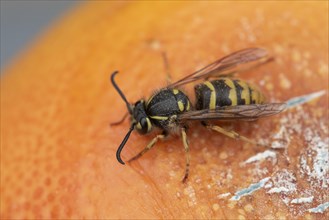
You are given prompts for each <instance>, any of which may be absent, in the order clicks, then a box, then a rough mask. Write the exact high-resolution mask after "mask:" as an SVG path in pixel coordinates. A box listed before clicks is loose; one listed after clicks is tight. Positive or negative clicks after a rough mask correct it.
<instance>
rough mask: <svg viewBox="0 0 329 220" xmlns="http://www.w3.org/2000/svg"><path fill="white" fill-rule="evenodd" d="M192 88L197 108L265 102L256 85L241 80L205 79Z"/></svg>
mask: <svg viewBox="0 0 329 220" xmlns="http://www.w3.org/2000/svg"><path fill="white" fill-rule="evenodd" d="M194 89H195V95H196V106H195V107H196V109H197V110H201V109H215V108H216V107H222V106H235V105H249V104H262V103H264V102H265V98H264V95H263V94H262V93H261V92H260V91H259V90H258V89H257V88H256V87H254V86H251V85H250V84H248V83H246V82H244V81H241V80H235V79H230V78H222V79H219V80H213V81H205V82H203V83H201V84H198V85H196V86H195V87H194Z"/></svg>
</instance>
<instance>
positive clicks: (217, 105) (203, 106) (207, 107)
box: [111, 48, 286, 182]
mask: <svg viewBox="0 0 329 220" xmlns="http://www.w3.org/2000/svg"><path fill="white" fill-rule="evenodd" d="M270 60H271V58H268V53H267V51H266V50H265V49H262V48H247V49H243V50H239V51H237V52H234V53H232V54H230V55H228V56H225V57H223V58H221V59H219V60H216V61H215V62H213V63H211V64H209V65H207V66H205V67H204V68H202V69H200V70H198V71H196V72H194V73H192V74H190V75H188V76H186V77H184V78H182V79H180V80H178V81H176V82H174V83H172V84H170V85H168V86H167V87H165V88H162V89H160V90H159V91H157V92H156V93H155V94H154V95H153V96H151V97H150V98H149V99H148V100H144V99H141V100H139V101H137V102H136V103H135V104H131V103H129V102H128V101H127V99H126V97H125V95H124V94H123V92H122V91H121V90H120V88H119V87H118V85H117V84H116V82H115V80H114V79H115V76H116V75H117V73H118V71H115V72H114V73H113V74H112V75H111V82H112V84H113V86H114V88H115V89H116V90H117V92H118V93H119V95H120V96H121V98H122V99H123V101H124V102H125V103H126V105H127V109H128V113H129V115H130V119H131V126H130V129H129V131H128V133H127V134H126V136H125V137H124V139H123V141H122V143H121V144H120V146H119V147H118V150H117V153H116V157H117V160H118V161H119V162H120V163H121V164H125V163H124V162H123V161H122V159H121V156H120V155H121V151H122V149H123V147H124V146H125V144H126V143H127V141H128V139H129V136H130V134H131V133H132V131H133V130H137V131H138V132H139V133H140V134H147V133H150V132H151V131H152V129H153V127H158V128H160V130H162V133H161V134H158V135H156V136H155V137H154V138H153V139H152V140H151V141H150V143H149V144H148V145H147V146H146V147H145V148H144V149H143V150H142V151H141V152H139V153H138V154H137V155H136V156H134V157H133V158H131V159H130V160H128V162H131V161H133V160H136V159H138V158H139V157H141V156H142V155H143V154H144V153H146V152H147V151H149V150H150V149H151V148H152V147H153V146H154V145H155V144H156V143H157V142H158V141H159V140H160V139H164V138H165V137H166V136H167V135H169V134H171V133H173V132H177V131H179V132H180V134H181V137H182V140H183V145H184V148H185V154H186V166H185V174H184V177H183V180H182V181H183V182H185V181H186V180H187V178H188V175H189V167H190V155H189V144H188V140H187V134H186V130H187V128H188V125H187V123H188V122H189V121H192V120H199V121H201V122H202V124H203V125H204V126H206V127H207V128H209V129H211V130H214V131H217V132H219V133H222V134H224V135H226V136H229V137H231V138H235V139H240V140H243V141H246V142H249V143H253V144H257V143H256V142H254V141H253V140H250V139H249V138H247V137H244V136H241V135H239V134H238V133H236V132H234V131H228V130H226V129H224V128H222V127H220V126H217V125H213V124H211V121H213V120H256V119H258V118H262V117H266V116H271V115H274V114H278V113H280V112H281V111H283V110H284V109H285V106H286V104H285V103H266V100H265V96H264V95H263V93H261V92H260V90H259V89H257V88H256V87H255V86H253V85H251V84H249V83H247V82H244V81H242V80H238V79H233V78H232V76H234V75H235V74H237V73H240V72H243V71H246V70H248V69H250V67H249V68H244V69H243V68H242V66H243V65H242V64H252V63H253V66H252V68H253V67H255V66H259V65H262V64H264V63H266V62H268V61H270ZM255 63H256V64H255ZM209 78H214V79H213V80H211V81H210V80H209ZM197 80H204V82H201V83H199V84H197V85H196V86H195V87H194V90H195V97H196V103H195V105H192V104H191V102H190V100H189V98H188V96H187V95H186V94H184V92H182V91H181V90H180V89H179V88H180V87H181V86H183V85H185V84H187V83H191V82H195V81H197ZM127 115H128V114H126V115H125V117H124V118H123V119H122V120H121V121H119V122H117V123H114V124H119V123H121V122H122V121H123V120H124V119H125V118H126V116H127Z"/></svg>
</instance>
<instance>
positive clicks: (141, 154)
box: [128, 133, 167, 163]
mask: <svg viewBox="0 0 329 220" xmlns="http://www.w3.org/2000/svg"><path fill="white" fill-rule="evenodd" d="M166 136H167V133H162V134H159V135H157V136H156V137H155V138H153V139H152V141H151V142H150V143H149V144H148V145H147V146H146V147H145V148H144V149H143V150H142V151H141V152H139V153H138V154H137V155H136V156H134V157H133V158H131V159H129V160H128V163H130V162H131V161H133V160H136V159H138V158H140V157H141V156H143V154H145V153H146V152H147V151H149V150H150V149H151V148H152V147H153V146H154V145H155V144H156V143H157V142H158V140H159V139H164V138H165V137H166Z"/></svg>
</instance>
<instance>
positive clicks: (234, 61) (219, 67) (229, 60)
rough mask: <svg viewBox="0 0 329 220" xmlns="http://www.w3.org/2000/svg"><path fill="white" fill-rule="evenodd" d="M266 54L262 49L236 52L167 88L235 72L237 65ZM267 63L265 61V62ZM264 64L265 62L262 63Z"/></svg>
mask: <svg viewBox="0 0 329 220" xmlns="http://www.w3.org/2000/svg"><path fill="white" fill-rule="evenodd" d="M267 55H268V53H267V51H266V50H265V49H262V48H247V49H243V50H239V51H236V52H234V53H232V54H230V55H228V56H225V57H223V58H221V59H219V60H216V61H215V62H213V63H211V64H209V65H207V66H205V67H204V68H202V69H200V70H198V71H196V72H194V73H192V74H190V75H188V76H186V77H184V78H182V79H180V80H178V81H177V82H175V83H172V84H170V85H169V86H168V88H175V87H178V86H181V85H184V84H187V83H190V82H193V81H196V80H199V79H206V78H209V77H213V76H221V75H224V74H228V72H229V71H230V73H229V74H232V73H235V72H237V70H234V68H235V67H237V66H238V65H239V64H243V63H249V62H253V61H257V60H260V59H262V58H265V57H267ZM266 62H267V61H266ZM263 63H265V62H263Z"/></svg>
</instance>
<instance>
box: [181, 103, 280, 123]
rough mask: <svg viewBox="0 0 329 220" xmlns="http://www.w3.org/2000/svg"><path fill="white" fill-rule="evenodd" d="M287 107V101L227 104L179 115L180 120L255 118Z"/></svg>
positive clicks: (276, 112) (272, 113)
mask: <svg viewBox="0 0 329 220" xmlns="http://www.w3.org/2000/svg"><path fill="white" fill-rule="evenodd" d="M285 108H286V104H285V103H269V104H253V105H236V106H225V107H217V108H216V109H213V110H209V109H205V110H197V111H189V112H185V113H183V114H181V115H179V116H178V120H180V121H188V120H253V119H257V118H262V117H267V116H271V115H275V114H278V113H280V112H282V111H283V110H284V109H285Z"/></svg>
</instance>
